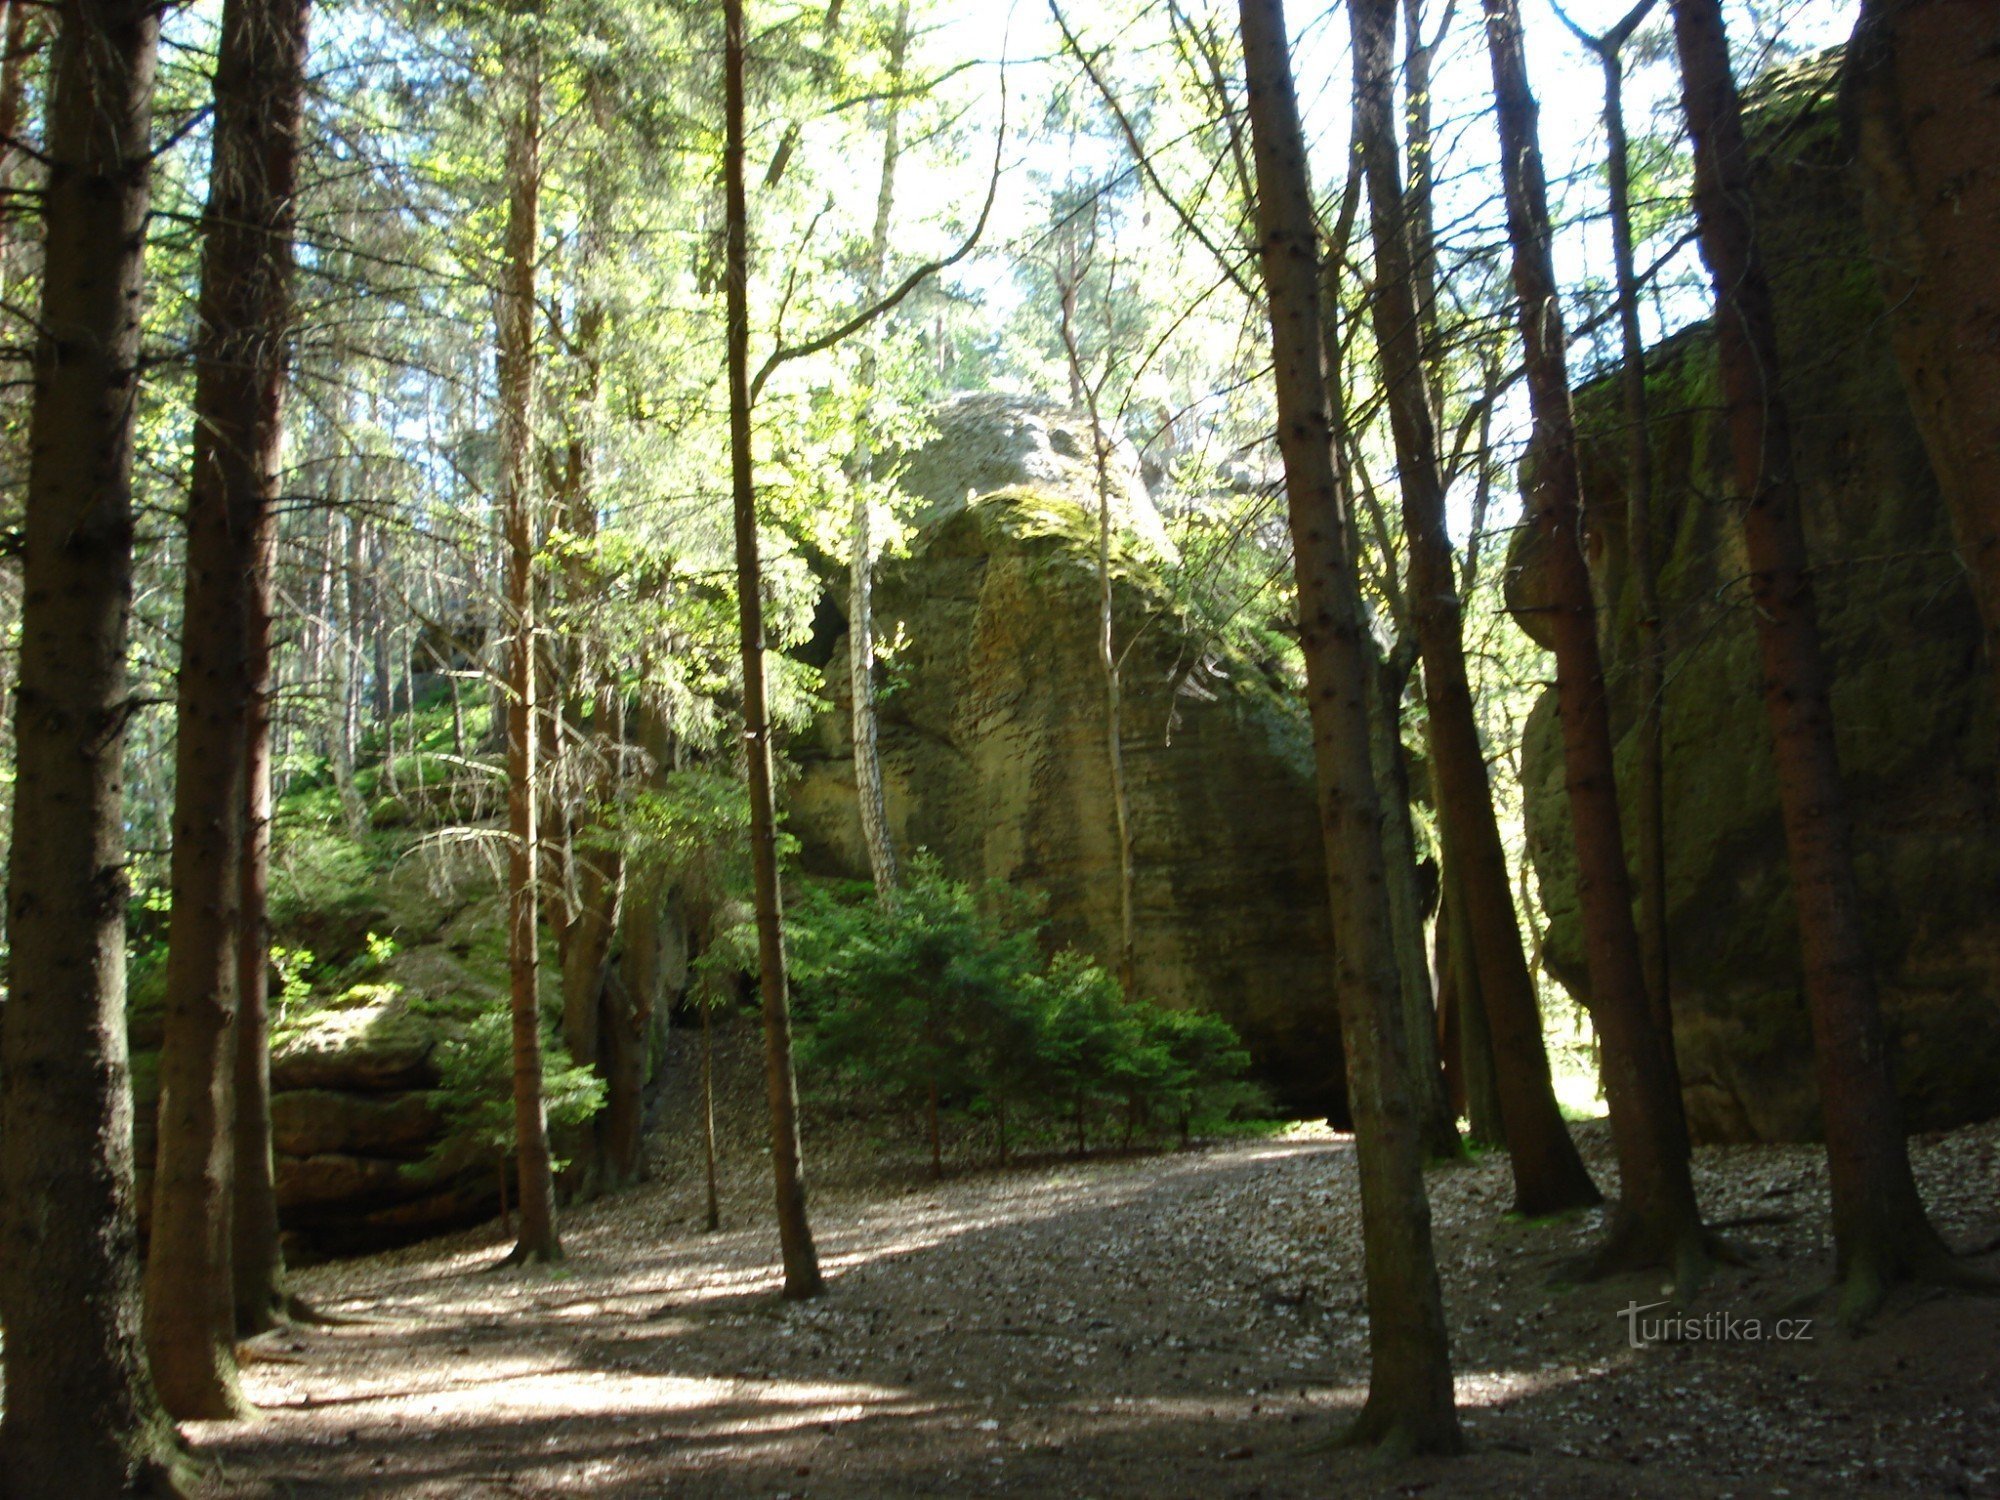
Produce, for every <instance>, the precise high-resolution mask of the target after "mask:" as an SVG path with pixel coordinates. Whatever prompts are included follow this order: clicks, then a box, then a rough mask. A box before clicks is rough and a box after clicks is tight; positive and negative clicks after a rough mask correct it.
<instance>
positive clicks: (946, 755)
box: [788, 398, 1344, 1116]
mask: <svg viewBox="0 0 2000 1500" xmlns="http://www.w3.org/2000/svg"><path fill="white" fill-rule="evenodd" d="M940 428H941V436H940V437H939V438H938V439H937V440H936V441H935V442H934V443H933V444H932V445H931V446H930V447H929V448H928V449H926V450H925V451H924V452H922V453H919V454H917V455H915V456H914V458H913V460H912V461H911V463H910V464H909V468H908V471H907V472H908V473H909V474H911V475H914V476H915V479H916V482H917V484H918V485H919V486H920V488H919V491H918V492H919V493H921V494H936V495H937V496H938V500H937V501H936V502H935V509H934V510H933V511H932V512H931V513H930V514H931V519H930V520H929V521H928V522H927V523H925V524H923V525H922V527H921V529H920V531H919V533H918V535H917V537H916V539H915V541H914V544H913V545H912V547H911V549H910V552H909V555H908V556H907V557H905V558H903V559H900V560H897V561H894V562H891V563H889V564H888V565H886V566H885V567H883V568H882V570H881V573H880V575H879V582H878V583H877V585H876V607H877V613H878V621H879V632H880V637H881V639H883V640H885V641H892V642H900V643H901V644H900V645H899V646H898V647H897V649H896V650H895V652H894V654H893V657H892V659H891V660H890V661H889V662H888V663H887V664H886V666H885V668H884V669H883V671H882V678H881V688H880V695H881V696H880V703H881V744H882V758H883V773H884V781H885V785H886V793H887V801H888V811H889V817H890V822H891V825H892V827H893V830H894V832H895V835H896V837H897V840H898V843H899V847H900V848H901V849H902V850H904V851H905V852H907V851H911V850H914V849H919V848H922V849H928V850H930V851H931V852H932V853H933V854H934V855H935V856H936V857H937V858H938V859H939V861H940V862H941V864H942V865H943V867H944V868H945V870H946V871H947V872H948V873H950V874H952V875H954V876H957V877H959V878H961V879H970V880H981V881H983V880H998V881H1005V882H1008V883H1012V884H1016V885H1020V886H1024V887H1028V888H1031V889H1033V890H1036V891H1039V892H1042V893H1044V894H1045V895H1046V897H1047V898H1048V914H1049V918H1050V925H1051V928H1052V931H1053V935H1054V937H1055V939H1056V940H1057V941H1058V942H1062V943H1070V944H1075V945H1076V946H1078V947H1080V948H1083V949H1085V950H1086V951H1088V952H1091V953H1093V954H1094V955H1096V956H1097V957H1098V958H1099V959H1100V960H1104V961H1107V962H1109V961H1111V960H1112V959H1113V958H1114V956H1115V954H1116V952H1117V946H1118V931H1119V871H1118V854H1117V841H1116V833H1115V827H1114V821H1113V804H1112V799H1111V790H1110V771H1109V756H1108V752H1107V749H1106V744H1105V708H1104V679H1103V676H1102V673H1101V671H1100V668H1099V666H1098V657H1097V638H1096V630H1097V574H1096V522H1095V512H1094V507H1093V508H1091V509H1086V506H1087V505H1089V504H1090V497H1091V495H1092V494H1093V493H1094V491H1093V489H1092V484H1093V478H1092V475H1091V471H1090V469H1089V468H1088V467H1087V466H1084V465H1087V461H1088V454H1089V447H1088V437H1087V432H1088V429H1087V427H1086V426H1085V425H1084V424H1083V423H1082V422H1080V421H1079V420H1077V419H1075V418H1074V417H1069V416H1065V415H1064V414H1062V413H1060V412H1057V411H1055V410H1053V409H1052V408H1048V407H1045V406H1041V405H1023V404H1020V403H1009V402H1006V401H1002V400H999V399H996V398H981V400H980V402H978V403H971V402H962V403H959V404H958V405H957V406H956V407H955V408H949V409H947V412H946V414H945V419H944V420H943V421H941V422H940ZM1023 433H1026V434H1027V435H1028V439H1030V440H1023V438H1022V436H1021V435H1022V434H1023ZM1065 449H1068V450H1070V451H1072V452H1074V453H1080V454H1082V455H1084V458H1083V459H1082V460H1070V461H1067V462H1066V463H1065V464H1063V465H1054V464H1050V463H1048V462H1047V460H1046V455H1048V454H1050V453H1054V454H1056V455H1057V456H1061V455H1062V453H1063V451H1064V450H1065ZM941 474H949V475H951V476H952V478H951V480H950V481H949V491H950V492H949V493H947V492H946V491H944V490H939V489H938V485H939V484H941V483H944V481H941V480H938V479H937V477H936V476H938V475H941ZM968 475H970V476H974V477H972V478H967V477H966V476H968ZM961 481H963V483H962V485H961ZM906 482H907V481H906ZM1120 483H1121V491H1120V498H1119V500H1118V507H1119V512H1120V519H1121V522H1122V525H1121V535H1120V539H1119V542H1118V546H1117V551H1116V555H1115V557H1114V562H1113V571H1114V575H1115V578H1116V588H1115V598H1116V603H1115V611H1116V616H1117V621H1118V625H1117V635H1118V640H1119V642H1120V644H1121V647H1122V646H1123V645H1124V644H1125V643H1127V642H1130V643H1132V644H1131V646H1130V650H1129V653H1128V654H1127V655H1126V658H1125V664H1124V677H1123V682H1124V722H1125V733H1124V738H1123V745H1124V759H1125V766H1126V778H1127V783H1128V785H1129V787H1130V796H1131V809H1132V819H1131V822H1132V844H1133V855H1134V871H1135V901H1134V909H1135V915H1136V922H1135V927H1136V949H1137V953H1136V966H1135V983H1136V988H1137V989H1138V990H1139V991H1140V992H1141V993H1143V994H1144V995H1146V996H1147V997H1148V998H1150V999H1152V1000H1153V1001H1155V1002H1157V1003H1160V1004H1164V1005H1170V1006H1191V1007H1199V1008H1201V1009H1204V1010H1209V1011H1213V1012H1215V1013H1216V1014H1219V1015H1221V1016H1223V1017H1225V1018H1227V1019H1228V1020H1229V1021H1230V1022H1231V1023H1232V1024H1234V1025H1235V1026H1236V1027H1237V1029H1238V1030H1239V1031H1240V1032H1241V1033H1242V1035H1243V1038H1244V1041H1245V1043H1246V1044H1247V1045H1248V1047H1249V1048H1250V1050H1251V1052H1252V1055H1253V1058H1254V1059H1255V1063H1256V1067H1257V1071H1258V1073H1259V1074H1260V1075H1261V1076H1262V1077H1263V1078H1264V1079H1265V1080H1266V1081H1267V1082H1269V1083H1270V1084H1271V1086H1272V1087H1273V1089H1274V1091H1275V1092H1276V1093H1277V1095H1278V1097H1279V1098H1280V1099H1281V1100H1282V1101H1283V1102H1285V1103H1286V1104H1288V1105H1290V1106H1291V1107H1293V1108H1296V1109H1299V1110H1302V1111H1312V1112H1324V1113H1328V1114H1333V1115H1336V1116H1338V1115H1341V1114H1342V1113H1343V1112H1344V1105H1343V1091H1342V1084H1341V1076H1342V1075H1341V1060H1340V1050H1339V1041H1338V1034H1339V1033H1338V1025H1337V1021H1336V1016H1335V1011H1334V1002H1333V989H1332V965H1331V950H1330V943H1331V938H1330V932H1329V928H1330V925H1331V924H1330V921H1329V918H1328V911H1327V895H1326V881H1325V872H1324V865H1323V863H1322V858H1321V853H1320V842H1319V832H1318V822H1317V815H1316V812H1315V806H1314V791H1313V777H1312V764H1311V752H1310V743H1309V740H1308V731H1307V726H1306V723H1305V717H1304V713H1303V711H1302V709H1301V708H1300V706H1299V705H1298V704H1297V702H1296V701H1295V700H1294V699H1293V698H1292V697H1290V696H1289V695H1288V694H1286V693H1285V692H1284V691H1282V690H1281V689H1280V687H1279V686H1278V685H1276V684H1274V683H1273V682H1271V681H1270V680H1269V679H1268V678H1267V677H1266V676H1265V675H1264V674H1263V673H1262V672H1260V671H1259V670H1258V669H1257V668H1255V667H1254V666H1252V665H1251V664H1250V663H1248V662H1245V661H1243V660H1240V659H1237V658H1236V657H1235V656H1233V655H1231V654H1230V653H1228V652H1226V651H1223V650H1221V649H1218V648H1217V647H1216V645H1215V644H1214V643H1213V642H1211V641H1209V640H1207V639H1205V638H1204V637H1203V635H1202V633H1201V632H1200V631H1199V630H1198V629H1197V628H1196V627H1195V626H1194V625H1193V624H1192V623H1191V622H1190V621H1188V620H1187V619H1185V618H1184V617H1183V616H1182V615H1181V614H1180V613H1179V611H1178V610H1177V609H1176V608H1175V606H1174V604H1173V602H1172V600H1171V598H1170V597H1169V595H1168V593H1167V591H1166V590H1165V588H1164V587H1163V586H1162V584H1161V582H1160V580H1159V578H1158V575H1157V574H1156V572H1155V571H1154V568H1155V565H1156V563H1157V562H1158V560H1159V559H1160V556H1161V553H1162V551H1163V549H1164V543H1165V540H1166V539H1165V533H1164V529H1163V528H1161V527H1160V525H1159V518H1158V515H1157V513H1156V512H1155V511H1154V510H1153V508H1152V505H1151V502H1150V501H1149V500H1148V499H1147V498H1146V495H1145V491H1144V489H1143V486H1141V485H1140V484H1139V483H1138V479H1137V473H1136V469H1133V470H1130V471H1129V472H1127V473H1126V475H1125V477H1124V478H1123V479H1122V480H1121V481H1120ZM966 489H970V490H972V491H973V494H972V496H971V498H970V499H967V497H966V495H965V493H964V490H966ZM826 675H827V693H828V696H829V698H831V699H832V700H833V702H834V704H835V708H834V711H833V712H832V713H830V714H828V715H826V716H824V717H823V719H822V720H821V722H820V723H819V724H818V726H817V727H816V729H815V731H814V734H813V736H812V738H811V739H810V740H809V741H808V742H807V743H805V744H803V745H794V746H793V747H792V748H793V753H794V756H795V757H796V758H797V759H798V760H799V761H800V763H801V767H802V769H801V771H800V774H799V776H798V777H797V779H796V780H795V781H794V782H793V783H792V784H791V786H790V788H789V792H788V797H789V809H790V811H789V823H788V826H789V828H790V829H791V831H792V832H793V833H795V834H796V835H797V836H798V837H799V839H800V841H801V845H802V849H803V856H804V861H805V865H806V868H807V869H808V870H809V871H811V872H813V873H824V874H842V875H849V876H862V875H865V873H866V871H867V856H866V851H865V848H864V846H863V844H862V840H861V828H860V820H859V816H858V814H857V813H856V810H855V800H854V768H853V761H852V758H851V755H850V750H849V739H848V735H849V727H848V718H847V703H848V694H847V684H846V650H845V645H844V643H843V644H842V645H841V646H840V647H839V649H838V650H837V651H836V653H835V656H834V663H833V666H832V667H831V668H829V669H828V671H827V674H826Z"/></svg>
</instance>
